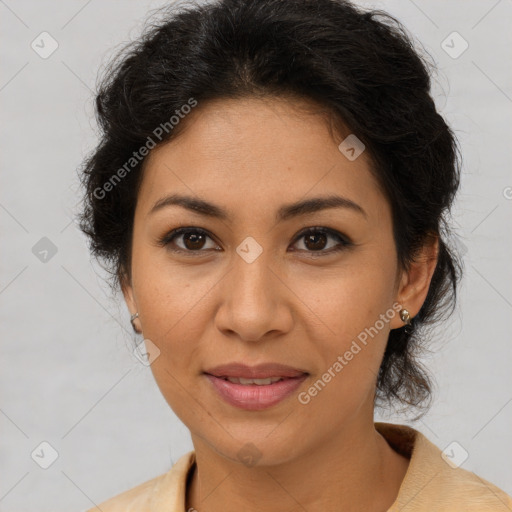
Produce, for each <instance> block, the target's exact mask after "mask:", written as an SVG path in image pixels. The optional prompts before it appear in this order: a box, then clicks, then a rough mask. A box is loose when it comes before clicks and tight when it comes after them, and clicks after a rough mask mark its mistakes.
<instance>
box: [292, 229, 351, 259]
mask: <svg viewBox="0 0 512 512" xmlns="http://www.w3.org/2000/svg"><path fill="white" fill-rule="evenodd" d="M329 238H331V239H334V240H337V241H338V243H337V244H334V246H333V245H331V248H330V249H329V250H324V249H325V247H326V246H327V245H328V243H327V241H328V240H329ZM295 240H296V241H299V240H304V242H303V245H304V246H305V247H306V249H305V251H306V252H310V253H312V255H313V256H317V255H319V256H327V255H329V254H332V253H334V252H338V251H341V250H343V249H344V248H345V247H348V246H350V245H352V243H351V242H350V241H349V240H348V239H347V238H346V237H344V236H342V235H341V234H340V233H338V232H337V231H334V230H332V229H329V228H324V227H314V228H308V229H307V230H306V231H302V232H301V233H299V235H298V236H297V237H296V238H295Z"/></svg>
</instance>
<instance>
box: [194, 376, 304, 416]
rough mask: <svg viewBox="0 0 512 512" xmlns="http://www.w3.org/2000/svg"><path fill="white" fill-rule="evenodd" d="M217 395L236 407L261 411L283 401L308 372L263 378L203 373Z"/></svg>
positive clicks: (297, 386)
mask: <svg viewBox="0 0 512 512" xmlns="http://www.w3.org/2000/svg"><path fill="white" fill-rule="evenodd" d="M204 376H205V377H206V378H207V380H208V381H209V382H210V384H211V385H212V387H213V389H214V390H215V392H216V394H217V396H218V397H220V398H222V400H223V401H224V402H226V403H227V404H229V405H231V406H233V407H236V408H238V409H245V410H249V411H261V410H263V409H267V408H269V407H272V406H274V405H277V404H278V403H280V402H282V401H284V400H285V399H286V398H288V397H289V396H291V395H292V394H293V393H294V392H295V391H296V390H297V389H298V388H299V386H300V385H301V384H302V383H303V382H304V381H305V380H306V379H307V377H308V376H309V374H308V373H302V374H300V375H298V376H295V377H285V376H279V375H276V376H273V377H267V378H264V379H256V378H249V379H248V378H244V377H228V376H216V375H211V374H209V373H204Z"/></svg>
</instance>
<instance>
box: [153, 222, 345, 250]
mask: <svg viewBox="0 0 512 512" xmlns="http://www.w3.org/2000/svg"><path fill="white" fill-rule="evenodd" d="M188 232H195V233H198V234H201V235H204V236H206V237H208V238H210V239H211V240H213V241H214V242H215V243H217V242H216V240H215V237H214V236H213V235H212V234H211V233H210V232H209V231H207V230H206V229H203V228H200V227H195V226H181V227H178V228H175V229H172V230H171V231H169V232H167V233H166V234H165V235H164V236H162V237H160V238H158V239H157V242H156V243H157V245H158V246H160V247H166V246H167V245H170V244H171V242H172V241H173V240H174V239H175V238H177V237H179V236H181V235H183V234H185V233H188ZM309 233H322V234H325V235H328V236H331V237H333V238H337V239H338V240H340V242H341V247H340V244H338V245H337V246H336V248H331V249H329V250H326V251H324V250H319V251H304V250H299V251H296V252H306V253H308V254H311V255H325V256H327V255H329V254H333V253H336V252H339V251H341V250H343V249H345V248H347V247H349V246H352V245H354V243H353V242H352V240H351V239H350V238H349V237H348V236H346V235H345V234H343V233H340V232H339V231H338V230H336V229H333V228H328V227H326V226H309V227H306V228H303V229H302V230H300V231H299V232H298V233H297V234H296V235H295V236H294V238H293V243H292V245H295V244H296V243H297V242H298V241H299V240H300V239H301V238H302V237H304V236H305V235H307V234H309ZM217 245H219V244H217ZM170 250H171V251H172V252H177V253H185V254H191V255H193V254H197V253H201V252H207V251H205V250H203V249H197V250H195V251H193V250H185V249H181V248H177V249H170ZM210 250H211V249H210ZM214 250H218V249H214ZM292 252H293V251H292Z"/></svg>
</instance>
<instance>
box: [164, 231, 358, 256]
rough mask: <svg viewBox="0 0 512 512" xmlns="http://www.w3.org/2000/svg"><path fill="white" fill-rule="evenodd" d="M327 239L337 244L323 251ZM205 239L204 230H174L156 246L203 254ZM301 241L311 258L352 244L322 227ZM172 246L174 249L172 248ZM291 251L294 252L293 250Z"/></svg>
mask: <svg viewBox="0 0 512 512" xmlns="http://www.w3.org/2000/svg"><path fill="white" fill-rule="evenodd" d="M329 238H331V239H333V240H335V241H337V242H338V243H337V244H334V246H331V248H330V249H329V250H324V249H325V247H326V246H328V243H327V241H328V240H329ZM180 239H181V245H180V244H178V243H177V242H176V240H180ZM207 239H210V240H212V241H213V239H212V238H211V236H210V235H209V234H208V232H207V231H205V230H204V229H201V228H193V227H183V228H177V229H174V230H172V231H171V232H170V233H167V234H166V235H165V236H163V237H162V238H160V239H159V240H158V241H157V244H158V245H159V246H160V247H170V250H172V251H173V252H181V253H194V252H205V251H203V250H202V249H205V241H206V240H207ZM302 239H304V242H303V243H304V246H305V249H299V250H303V251H305V252H310V253H312V255H313V256H317V255H321V256H326V255H328V254H332V253H334V252H338V251H341V250H343V249H344V248H346V247H349V246H351V245H353V244H352V242H350V241H349V240H348V239H347V237H344V236H342V235H341V234H340V233H338V232H337V231H335V230H332V229H329V228H324V227H314V228H308V229H307V230H304V231H302V232H301V233H299V234H298V235H297V236H296V237H295V243H296V242H297V241H299V240H302ZM173 245H174V248H173V247H172V246H173ZM176 247H177V248H176ZM206 249H213V250H219V249H218V246H216V245H215V244H213V247H209V248H208V247H206ZM293 251H295V249H294V250H293ZM293 251H292V252H293Z"/></svg>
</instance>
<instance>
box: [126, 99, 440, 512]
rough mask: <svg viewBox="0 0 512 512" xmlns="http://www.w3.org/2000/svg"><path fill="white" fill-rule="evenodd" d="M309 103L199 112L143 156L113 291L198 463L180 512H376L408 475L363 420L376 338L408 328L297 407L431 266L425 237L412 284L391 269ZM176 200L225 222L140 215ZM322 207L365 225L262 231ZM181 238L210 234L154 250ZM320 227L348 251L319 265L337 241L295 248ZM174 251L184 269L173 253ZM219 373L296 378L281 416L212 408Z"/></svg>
mask: <svg viewBox="0 0 512 512" xmlns="http://www.w3.org/2000/svg"><path fill="white" fill-rule="evenodd" d="M311 106H312V105H311V104H309V103H306V102H300V101H299V100H291V99H289V100H285V99H283V98H279V99H278V98H271V99H268V98H267V99H266V100H262V99H255V98H248V99H237V100H216V101H214V102H210V103H207V104H205V105H199V106H198V107H196V108H195V109H194V110H193V112H192V113H191V114H189V115H188V116H187V118H186V119H185V120H184V121H182V122H186V123H187V125H186V129H185V131H184V132H183V133H181V134H180V136H179V137H178V138H176V139H175V140H173V141H170V142H168V143H165V144H164V145H162V146H159V147H157V148H155V149H154V150H153V151H152V152H151V153H150V155H149V157H148V158H147V159H146V163H145V168H144V177H143V181H142V186H141V189H140V192H139V196H138V201H137V207H136V212H135V221H134V232H133V247H132V248H133V253H132V261H131V276H130V278H126V279H125V280H124V281H123V284H122V289H123V294H124V297H125V300H126V303H127V306H128V308H129V310H130V312H131V313H134V312H136V311H138V312H139V318H138V319H137V320H136V325H137V326H138V328H139V329H140V330H141V331H142V333H143V336H144V338H146V339H149V340H151V342H152V343H154V344H155V345H156V346H157V347H158V348H159V350H160V354H159V356H158V357H157V358H156V359H155V360H154V362H153V363H152V365H151V369H152V371H153V374H154V377H155V380H156V382H157V384H158V386H159V388H160V390H161V392H162V394H163V396H164V397H165V399H166V400H167V402H168V404H169V405H170V407H171V408H172V409H173V411H174V412H175V413H176V415H177V416H178V417H179V418H180V419H181V420H182V421H183V423H184V424H185V425H186V426H187V427H188V428H189V430H190V432H191V438H192V442H193V445H194V449H195V452H196V461H197V465H196V468H195V471H194V473H193V476H192V480H191V485H190V486H188V488H187V493H186V494H187V496H186V507H187V510H188V508H189V507H194V508H195V509H196V510H198V511H199V512H220V511H223V512H225V511H230V510H247V511H266V512H274V511H275V512H277V511H280V512H281V511H283V510H307V511H308V512H316V511H323V512H325V511H326V510H339V507H340V506H342V507H343V510H345V511H355V510H361V511H362V510H365V511H384V510H387V509H388V508H389V507H390V506H391V505H392V503H393V502H394V500H395V499H396V496H397V494H398V491H399V487H400V485H401V483H402V480H403V478H404V475H405V473H406V471H407V467H408V462H409V461H408V460H407V459H406V458H404V457H403V456H401V455H399V454H398V453H396V452H395V451H394V450H393V449H392V448H391V447H390V446H389V445H388V444H387V442H386V440H385V439H384V438H383V437H382V436H381V435H380V434H379V433H378V432H377V431H376V430H375V427H374V423H373V400H374V394H375V385H376V377H377V372H378V369H379V366H380V363H381V360H382V357H383V353H384V349H385V346H386V342H387V339H388V336H389V331H390V329H396V328H399V327H402V326H403V325H404V324H403V322H402V321H401V319H400V317H399V315H398V313H397V312H396V311H395V314H394V316H393V318H392V319H391V320H390V321H389V322H387V323H385V326H384V328H382V329H381V330H380V331H379V333H378V335H375V336H374V337H373V338H370V341H369V343H368V344H367V345H366V346H365V347H364V348H363V349H362V350H361V351H360V352H359V353H358V354H357V355H356V356H354V358H353V359H352V360H351V361H350V362H349V363H348V364H347V365H346V366H345V367H344V368H343V370H342V371H341V372H340V373H339V375H337V376H336V377H335V378H333V379H332V380H331V381H330V382H329V383H328V384H327V385H326V386H325V388H324V389H323V390H322V391H321V392H319V393H318V394H317V396H315V397H313V398H312V399H311V401H310V402H309V403H308V404H306V405H304V404H301V403H300V402H299V401H298V400H297V394H298V393H299V392H301V391H305V390H307V389H308V388H309V387H310V386H311V385H312V383H314V382H316V381H317V380H318V379H319V378H320V377H321V376H322V374H323V373H324V372H325V371H326V370H327V369H328V368H329V367H331V366H332V365H333V363H334V362H335V361H336V359H337V357H338V356H339V355H343V354H344V353H345V352H346V351H347V350H348V348H349V347H350V345H351V343H352V341H353V340H354V339H356V337H357V335H358V334H359V333H361V332H362V331H364V329H365V328H368V327H369V326H373V325H374V324H375V322H376V320H378V319H379V315H380V314H382V313H385V312H386V311H388V310H390V309H391V310H392V311H393V308H392V306H393V304H394V303H396V302H398V303H400V304H401V306H402V307H405V308H407V309H408V311H409V312H410V314H411V317H414V315H416V313H417V312H418V311H419V309H420V308H421V306H422V304H423V302H424V300H425V298H426V295H427V292H428V287H429V284H430V280H431V277H432V274H433V272H434V269H435V264H436V260H437V251H438V242H437V240H434V241H433V242H432V243H429V244H428V245H425V247H424V249H423V251H422V252H421V253H420V254H419V255H418V257H417V260H416V261H415V262H414V263H413V265H411V268H410V270H409V271H408V272H405V271H402V270H401V269H399V267H398V266H397V257H396V248H395V244H394V240H393V235H392V220H391V210H390V206H389V204H388V202H387V200H386V198H385V196H384V195H383V194H382V192H381V190H380V188H379V186H378V184H377V182H376V181H375V179H374V177H373V176H372V174H371V173H370V171H369V167H368V166H369V156H368V155H367V153H366V152H363V154H362V155H361V156H359V157H358V158H357V159H356V160H354V161H350V160H348V159H347V158H346V157H345V156H344V155H343V154H342V153H341V152H340V151H339V149H338V144H339V143H340V142H341V140H343V138H344V137H341V136H337V135H334V136H331V135H330V132H329V130H328V124H327V123H326V120H325V118H324V117H322V116H321V115H318V114H315V113H313V112H312V109H311V108H308V107H311ZM306 109H307V110H306ZM172 193H179V194H184V195H189V196H193V197H195V198H201V199H204V200H206V201H208V202H211V203H214V204H216V205H218V206H219V207H221V208H222V209H225V210H227V211H228V212H229V214H230V217H229V219H227V220H219V219H215V218H210V217H207V216H204V215H201V214H200V213H198V212H193V211H189V210H187V209H185V208H183V207H180V206H177V205H172V206H168V207H166V208H163V209H161V210H159V211H157V212H156V213H154V214H149V211H150V210H151V208H152V206H153V205H154V203H155V202H156V201H157V200H159V199H160V198H162V197H164V196H166V195H168V194H172ZM331 194H337V195H340V196H344V197H347V198H349V199H351V200H352V201H354V202H355V203H357V204H358V205H360V206H361V207H362V208H363V209H364V211H365V212H366V215H367V217H366V218H365V216H363V215H362V214H361V213H358V212H357V211H353V210H351V209H348V208H330V209H324V210H322V211H318V212H314V213H310V214H308V215H302V216H299V217H294V218H290V219H288V220H285V221H282V222H279V223H276V221H275V214H276V211H277V210H278V208H279V207H281V206H282V205H284V204H289V203H293V202H295V201H299V200H303V199H308V198H312V197H319V196H326V195H331ZM182 226H186V227H193V228H202V229H204V230H206V231H208V233H209V235H208V236H207V237H205V238H203V239H201V238H199V242H197V240H194V238H193V237H192V239H191V240H188V238H187V235H186V236H183V235H182V236H179V235H178V236H177V237H176V238H175V239H174V241H173V242H170V245H168V246H167V247H162V246H159V245H158V243H157V240H158V239H159V238H161V237H163V236H165V235H166V234H167V233H169V232H170V231H171V230H172V229H175V228H177V227H182ZM319 226H320V227H327V228H330V229H333V230H335V231H337V232H339V233H340V234H341V235H342V236H345V237H348V238H349V239H350V241H351V242H352V243H353V245H352V246H346V247H344V248H343V249H342V250H341V251H339V252H331V253H329V250H330V249H331V248H333V247H335V246H337V245H338V244H339V240H338V239H337V238H336V236H335V235H332V236H331V235H329V236H327V237H326V238H323V239H322V237H321V236H320V240H319V241H316V242H315V241H312V242H311V241H310V242H308V238H307V237H304V236H302V237H300V238H297V234H298V233H299V232H300V231H301V230H303V229H304V228H311V227H319ZM192 234H194V233H192ZM248 236H250V237H253V238H254V239H255V240H256V241H257V242H258V244H259V245H260V246H261V248H262V250H263V252H262V253H261V254H260V255H259V257H258V258H257V259H256V260H255V261H253V262H252V263H250V264H249V263H248V262H247V261H245V260H244V259H243V258H241V257H240V256H239V255H238V253H237V252H236V248H237V247H238V246H239V245H240V244H241V243H242V241H244V239H245V238H246V237H248ZM188 237H189V238H190V235H188ZM315 244H316V245H315ZM322 244H323V245H322ZM316 247H318V248H319V249H317V250H316V252H315V248H316ZM180 248H181V249H182V250H183V251H187V250H188V251H189V252H188V254H187V253H178V252H173V251H172V249H180ZM194 248H197V250H196V252H195V253H194V252H193V250H191V249H194ZM215 248H217V249H220V250H217V251H216V250H214V249H215ZM294 249H295V250H294ZM318 250H320V252H322V251H323V254H324V255H323V256H319V252H318ZM200 251H202V252H200ZM232 361H244V362H246V363H247V364H258V363H260V362H270V361H272V362H280V363H283V364H287V365H290V366H292V367H294V368H298V369H301V370H304V371H307V372H309V374H310V375H309V377H308V378H307V379H306V381H305V382H303V383H302V385H301V387H300V388H299V390H298V391H297V392H296V393H295V394H293V395H292V396H291V397H288V398H287V399H285V400H284V401H281V402H280V403H278V404H277V405H274V406H272V407H270V408H268V409H266V410H263V411H246V410H242V409H238V408H235V407H233V406H231V405H229V404H227V403H226V402H224V401H223V400H222V399H221V398H220V397H218V395H217V394H216V393H215V390H214V389H213V388H212V387H211V385H210V383H209V381H208V380H207V379H206V377H205V376H204V375H202V372H203V371H204V370H206V369H208V368H211V367H213V366H216V365H219V364H223V363H226V362H232ZM248 443H252V444H253V445H255V446H256V448H257V450H258V453H259V459H258V460H257V462H256V464H255V465H253V466H250V467H249V466H246V465H244V464H243V463H242V462H241V461H240V460H239V459H238V457H237V454H238V452H239V450H240V449H242V448H243V447H247V445H248Z"/></svg>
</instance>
